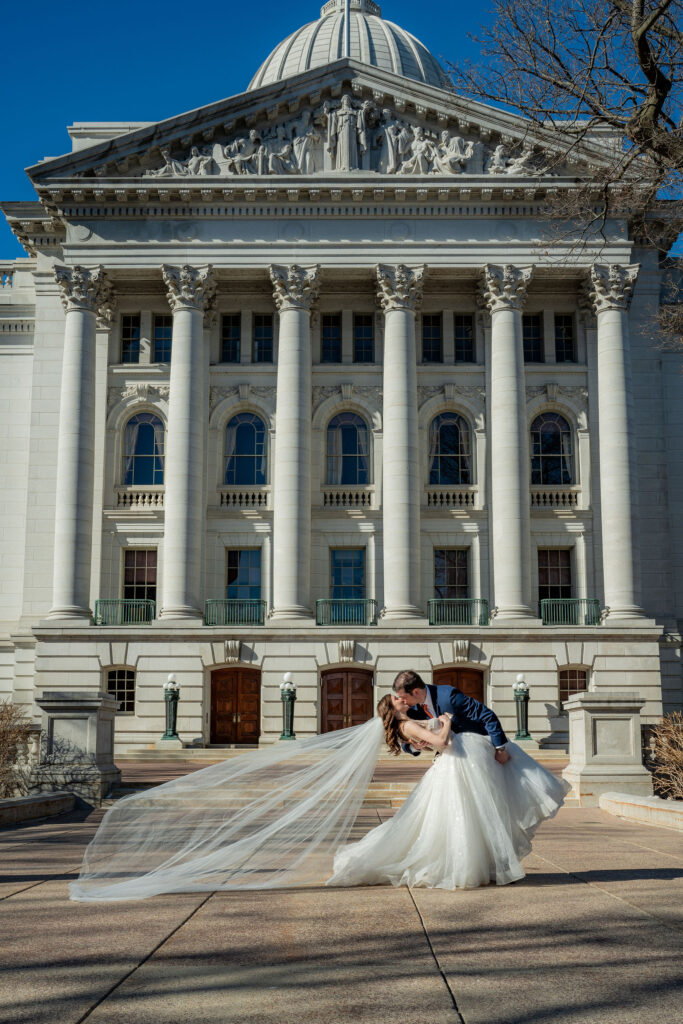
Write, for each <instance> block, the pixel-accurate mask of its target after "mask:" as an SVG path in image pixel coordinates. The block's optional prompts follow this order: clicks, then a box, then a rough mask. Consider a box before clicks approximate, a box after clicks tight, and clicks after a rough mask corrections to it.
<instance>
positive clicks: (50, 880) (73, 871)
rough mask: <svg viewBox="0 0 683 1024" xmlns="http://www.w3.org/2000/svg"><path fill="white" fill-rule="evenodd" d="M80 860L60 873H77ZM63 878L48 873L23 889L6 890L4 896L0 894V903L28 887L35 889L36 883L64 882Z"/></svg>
mask: <svg viewBox="0 0 683 1024" xmlns="http://www.w3.org/2000/svg"><path fill="white" fill-rule="evenodd" d="M81 864H82V860H81V861H79V862H78V864H76V865H74V867H73V868H65V869H64V871H63V872H62V874H66V873H67V871H68V872H70V873H73V874H75V873H77V872H78V871H79V869H80V867H81ZM64 881H65V879H64V878H62V877H59V878H57V877H55V876H54V875H50V876H48V877H47V878H41V879H40V881H38V882H32V883H31V885H25V886H24V888H23V889H17V890H16V892H8V893H7V895H6V896H0V903H1V902H2V901H3V900H11V899H12V897H13V896H20V895H21V893H22V892H28V890H29V889H35V888H36V886H38V885H45V883H46V882H64Z"/></svg>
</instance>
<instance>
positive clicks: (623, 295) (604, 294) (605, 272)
mask: <svg viewBox="0 0 683 1024" xmlns="http://www.w3.org/2000/svg"><path fill="white" fill-rule="evenodd" d="M639 270H640V264H639V263H632V264H629V265H628V266H621V265H620V264H618V263H610V264H604V265H599V264H597V263H594V264H593V266H592V267H591V269H590V273H589V277H588V280H587V281H586V282H585V285H584V296H585V299H586V300H587V302H588V305H589V306H590V307H591V309H592V310H593V312H594V313H596V314H597V313H602V312H604V311H605V310H606V309H628V307H629V306H630V304H631V295H632V294H633V289H634V287H635V283H636V279H637V277H638V271H639Z"/></svg>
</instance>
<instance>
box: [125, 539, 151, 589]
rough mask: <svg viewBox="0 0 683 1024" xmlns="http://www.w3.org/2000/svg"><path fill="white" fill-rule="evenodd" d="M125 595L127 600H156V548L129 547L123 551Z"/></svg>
mask: <svg viewBox="0 0 683 1024" xmlns="http://www.w3.org/2000/svg"><path fill="white" fill-rule="evenodd" d="M123 559H124V561H123V597H124V600H127V601H133V600H134V601H143V600H147V601H156V599H157V551H156V548H127V549H126V550H125V551H124V553H123Z"/></svg>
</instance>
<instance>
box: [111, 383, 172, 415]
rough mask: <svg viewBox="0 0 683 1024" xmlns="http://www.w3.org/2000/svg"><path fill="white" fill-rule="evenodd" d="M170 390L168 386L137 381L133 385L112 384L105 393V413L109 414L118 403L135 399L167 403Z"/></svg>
mask: <svg viewBox="0 0 683 1024" xmlns="http://www.w3.org/2000/svg"><path fill="white" fill-rule="evenodd" d="M169 393H170V388H169V385H168V384H147V383H146V382H145V381H139V382H137V383H135V384H113V385H111V387H110V388H109V390H108V393H107V411H108V412H111V410H112V409H113V408H114V406H116V405H118V404H119V402H123V401H126V400H127V399H129V398H135V399H137V400H138V402H154V401H155V400H157V399H160V400H162V401H168V396H169Z"/></svg>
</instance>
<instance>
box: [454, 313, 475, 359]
mask: <svg viewBox="0 0 683 1024" xmlns="http://www.w3.org/2000/svg"><path fill="white" fill-rule="evenodd" d="M455 361H456V363H473V362H474V361H475V360H474V317H473V316H472V314H471V313H467V314H462V313H456V314H455Z"/></svg>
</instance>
